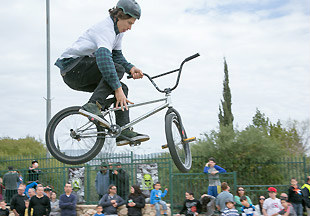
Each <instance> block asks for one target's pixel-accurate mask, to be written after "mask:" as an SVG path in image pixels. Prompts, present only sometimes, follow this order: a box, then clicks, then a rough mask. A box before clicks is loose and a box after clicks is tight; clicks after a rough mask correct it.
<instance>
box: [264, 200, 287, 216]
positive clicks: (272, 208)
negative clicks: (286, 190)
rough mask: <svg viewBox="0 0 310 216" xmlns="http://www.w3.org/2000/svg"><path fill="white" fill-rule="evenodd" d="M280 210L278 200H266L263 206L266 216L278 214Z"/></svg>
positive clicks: (280, 206)
mask: <svg viewBox="0 0 310 216" xmlns="http://www.w3.org/2000/svg"><path fill="white" fill-rule="evenodd" d="M282 208H283V207H282V205H281V201H280V200H279V199H278V198H275V199H271V198H268V199H266V200H265V202H264V204H263V209H266V211H267V215H272V214H275V213H278V212H279V211H281V209H282Z"/></svg>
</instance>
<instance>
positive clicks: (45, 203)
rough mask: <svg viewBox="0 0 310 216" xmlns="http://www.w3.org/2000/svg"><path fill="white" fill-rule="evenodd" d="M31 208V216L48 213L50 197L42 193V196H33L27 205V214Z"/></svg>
mask: <svg viewBox="0 0 310 216" xmlns="http://www.w3.org/2000/svg"><path fill="white" fill-rule="evenodd" d="M32 208H33V216H42V215H49V214H50V212H51V203H50V199H49V198H48V197H47V196H45V195H43V197H41V198H38V197H37V196H33V197H31V199H30V202H29V207H28V215H31V209H32Z"/></svg>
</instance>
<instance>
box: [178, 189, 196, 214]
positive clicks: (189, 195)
mask: <svg viewBox="0 0 310 216" xmlns="http://www.w3.org/2000/svg"><path fill="white" fill-rule="evenodd" d="M185 199H186V200H185V202H184V205H183V208H182V210H181V211H180V214H185V215H186V216H193V215H198V214H199V213H200V212H201V204H200V201H199V200H197V199H195V198H194V193H193V192H186V193H185ZM180 214H177V215H180Z"/></svg>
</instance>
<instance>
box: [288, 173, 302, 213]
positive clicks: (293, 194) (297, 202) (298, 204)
mask: <svg viewBox="0 0 310 216" xmlns="http://www.w3.org/2000/svg"><path fill="white" fill-rule="evenodd" d="M302 201H303V196H302V193H301V189H300V188H299V186H298V182H297V180H296V179H295V178H291V186H290V187H289V189H288V202H290V203H292V205H293V207H294V210H295V212H296V214H297V215H298V216H302V215H303V207H302Z"/></svg>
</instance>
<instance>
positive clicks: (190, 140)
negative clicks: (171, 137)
mask: <svg viewBox="0 0 310 216" xmlns="http://www.w3.org/2000/svg"><path fill="white" fill-rule="evenodd" d="M195 140H196V137H191V138H187V139H183V141H184V142H192V141H195Z"/></svg>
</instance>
